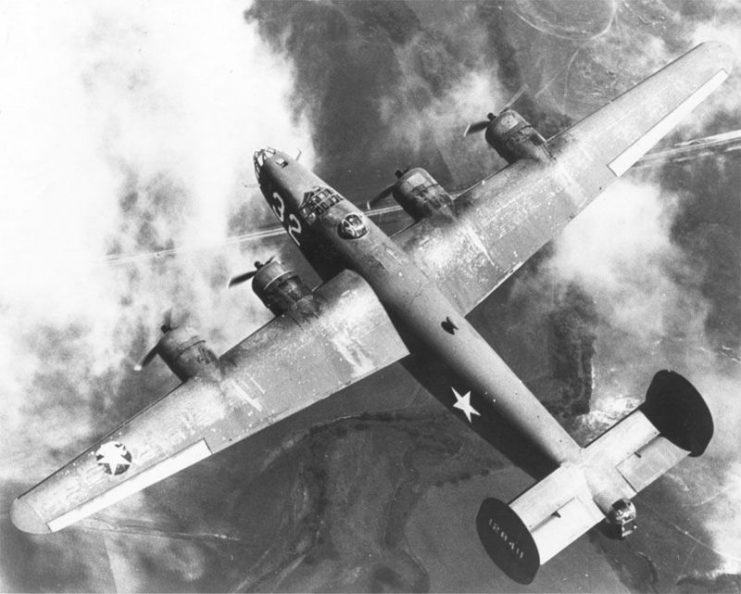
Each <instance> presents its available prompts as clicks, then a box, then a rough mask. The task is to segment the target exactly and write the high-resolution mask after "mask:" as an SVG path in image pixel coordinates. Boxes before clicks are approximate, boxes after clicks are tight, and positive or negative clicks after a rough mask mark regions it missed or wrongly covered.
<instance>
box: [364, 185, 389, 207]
mask: <svg viewBox="0 0 741 594" xmlns="http://www.w3.org/2000/svg"><path fill="white" fill-rule="evenodd" d="M395 185H396V184H391V185H390V186H386V187H385V188H384V189H383V190H381V191H380V192H379V193H378V194H376V195H375V196H374V197H373V198H371V199H370V200H368V201H367V202H366V203H365V208H366V210H368V209H369V208H372V207H373V206H375V205H376V204H378V203H379V202H380V201H381V200H383V199H384V198H386V197H388V196H389V195H390V194H391V192H393V191H394V186H395Z"/></svg>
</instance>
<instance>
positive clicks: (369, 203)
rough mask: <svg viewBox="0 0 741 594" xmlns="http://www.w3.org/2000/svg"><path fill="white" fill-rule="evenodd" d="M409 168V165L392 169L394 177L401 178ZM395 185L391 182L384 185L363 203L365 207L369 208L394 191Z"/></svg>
mask: <svg viewBox="0 0 741 594" xmlns="http://www.w3.org/2000/svg"><path fill="white" fill-rule="evenodd" d="M409 169H411V166H408V167H405V168H404V169H397V170H396V171H394V175H395V176H396V179H401V176H402V175H404V174H405V173H406V172H407V171H409ZM395 187H396V184H395V183H393V184H391V185H390V186H386V187H385V188H384V189H383V190H381V191H380V192H379V193H378V194H376V195H375V196H374V197H373V198H371V199H370V200H368V201H367V202H366V203H365V209H366V210H370V209H371V207H373V206H375V205H376V204H378V203H379V202H380V201H381V200H383V199H384V198H386V197H388V196H389V195H390V194H391V193H392V192H393V191H394V188H395Z"/></svg>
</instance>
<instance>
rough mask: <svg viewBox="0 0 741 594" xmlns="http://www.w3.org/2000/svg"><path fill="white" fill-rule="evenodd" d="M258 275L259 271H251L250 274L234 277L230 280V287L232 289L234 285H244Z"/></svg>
mask: <svg viewBox="0 0 741 594" xmlns="http://www.w3.org/2000/svg"><path fill="white" fill-rule="evenodd" d="M256 274H257V270H250V271H249V272H245V273H244V274H240V275H238V276H233V277H232V278H230V279H229V287H230V288H231V287H233V286H234V285H239V284H242V283H243V282H245V281H248V280H250V279H251V278H252V277H253V276H255V275H256Z"/></svg>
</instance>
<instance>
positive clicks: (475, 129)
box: [463, 120, 489, 138]
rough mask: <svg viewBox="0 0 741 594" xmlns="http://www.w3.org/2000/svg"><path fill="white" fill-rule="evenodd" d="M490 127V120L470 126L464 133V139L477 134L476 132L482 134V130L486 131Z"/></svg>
mask: <svg viewBox="0 0 741 594" xmlns="http://www.w3.org/2000/svg"><path fill="white" fill-rule="evenodd" d="M488 125H489V120H481V121H480V122H476V123H475V124H468V127H467V128H466V131H465V132H464V133H463V138H465V137H466V136H468V135H469V134H475V133H476V132H481V131H482V130H486V127H487V126H488Z"/></svg>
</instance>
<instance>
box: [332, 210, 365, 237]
mask: <svg viewBox="0 0 741 594" xmlns="http://www.w3.org/2000/svg"><path fill="white" fill-rule="evenodd" d="M337 232H338V233H339V235H340V237H342V239H358V238H359V237H363V235H365V234H366V233H368V227H366V226H365V223H364V222H363V219H362V217H361V216H360V215H359V214H356V213H354V212H353V213H350V214H348V215H345V218H343V219H342V221H340V224H339V225H338V226H337Z"/></svg>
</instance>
